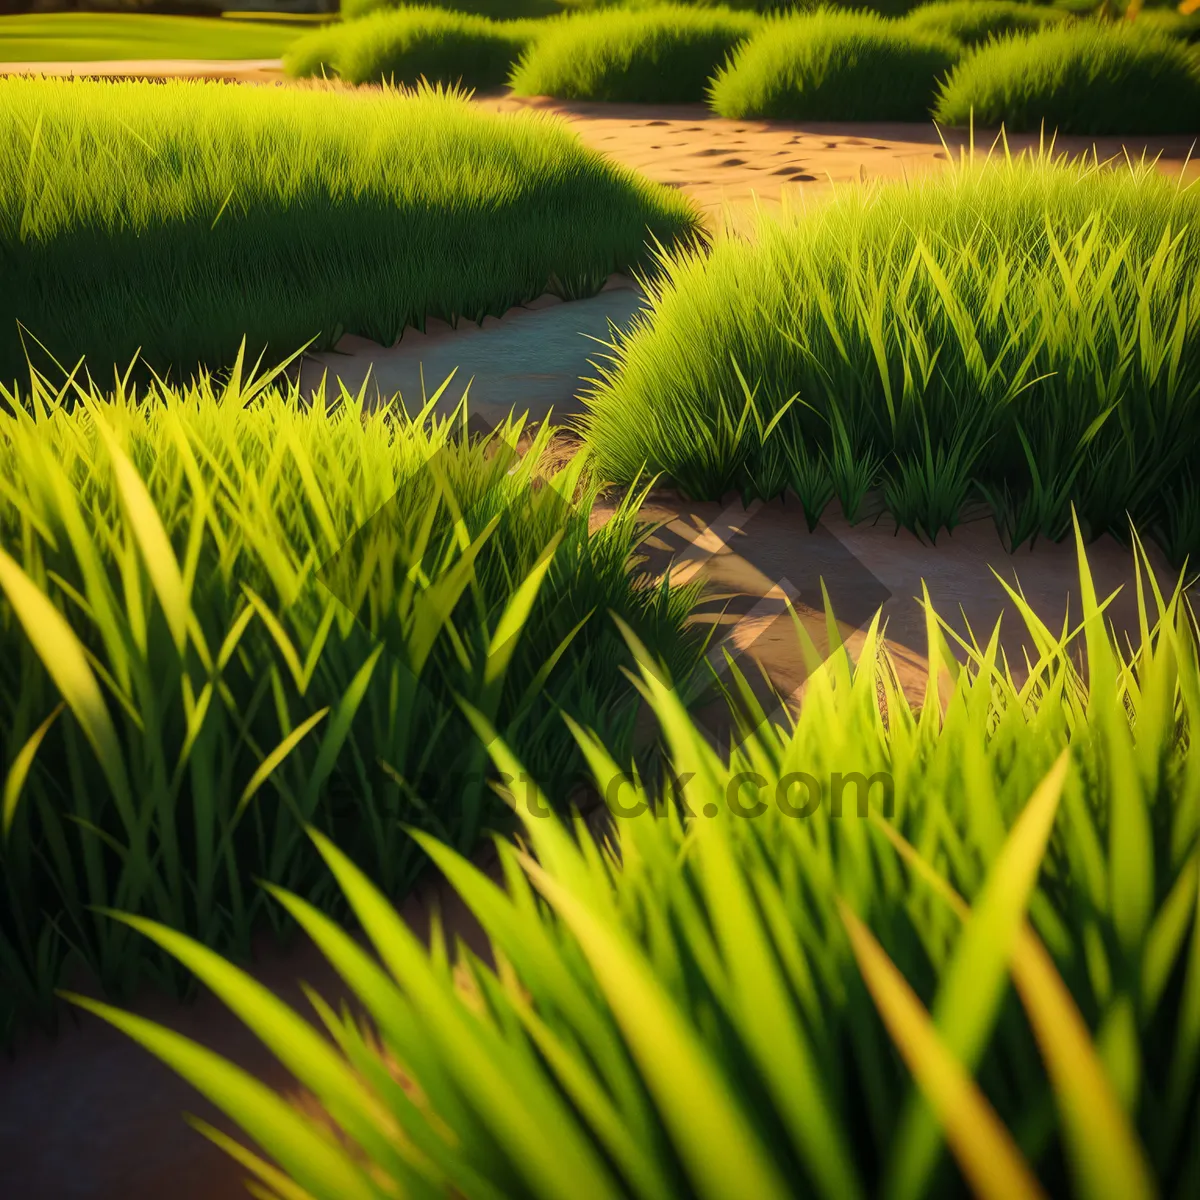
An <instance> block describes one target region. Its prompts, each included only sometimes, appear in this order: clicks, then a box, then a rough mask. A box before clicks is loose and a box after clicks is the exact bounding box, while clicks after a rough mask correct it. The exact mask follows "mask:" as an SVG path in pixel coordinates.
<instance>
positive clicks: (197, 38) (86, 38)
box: [0, 13, 304, 62]
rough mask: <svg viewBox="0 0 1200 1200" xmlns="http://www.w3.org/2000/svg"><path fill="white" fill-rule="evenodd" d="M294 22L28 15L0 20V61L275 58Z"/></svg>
mask: <svg viewBox="0 0 1200 1200" xmlns="http://www.w3.org/2000/svg"><path fill="white" fill-rule="evenodd" d="M303 34H304V27H303V26H302V25H300V24H298V23H292V24H288V23H286V22H285V21H281V22H280V23H278V24H275V23H269V22H264V21H232V20H222V19H220V18H211V19H209V18H202V17H169V16H158V15H155V14H152V13H32V14H27V15H22V16H15V17H0V62H86V61H88V60H89V59H128V58H217V59H221V58H278V57H279V56H280V55H281V54H282V53H283V52H284V50H286V49H287V47H288V46H290V45H291V44H292V42H294V41H295V40H296V39H297V38H298V37H301V36H303Z"/></svg>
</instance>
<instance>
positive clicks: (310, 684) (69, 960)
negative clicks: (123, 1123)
mask: <svg viewBox="0 0 1200 1200" xmlns="http://www.w3.org/2000/svg"><path fill="white" fill-rule="evenodd" d="M36 383H37V386H36V387H35V388H34V389H33V390H32V391H31V390H29V389H26V390H25V391H24V393H23V394H22V395H20V396H17V395H15V394H12V393H9V392H0V479H2V480H3V481H4V483H3V490H2V493H0V780H3V790H2V791H0V832H2V836H0V871H2V876H3V880H4V883H3V889H2V892H0V995H2V996H3V997H4V1002H3V1004H0V1041H4V1040H7V1037H8V1036H9V1035H11V1033H12V1031H13V1028H14V1026H16V1025H17V1024H19V1023H22V1022H24V1021H27V1020H29V1019H31V1018H34V1017H37V1018H41V1019H43V1020H45V1019H48V1017H49V1016H50V1014H52V1012H53V988H54V987H56V986H58V985H59V984H60V983H61V981H62V979H63V977H64V975H65V974H71V975H74V974H77V973H78V972H79V971H80V970H83V971H85V972H86V973H87V974H88V975H89V976H91V977H92V978H94V979H95V980H96V981H98V983H99V985H100V986H101V987H103V988H104V989H105V990H106V991H107V992H109V993H110V994H113V995H129V994H131V992H132V991H133V990H134V989H135V988H136V987H137V984H138V982H139V980H142V981H144V980H146V979H149V980H152V981H153V982H155V983H156V984H157V985H159V986H161V987H165V988H168V989H171V988H175V989H179V988H181V987H182V986H183V980H182V979H181V977H180V976H179V975H178V973H174V974H173V973H171V972H170V971H168V970H166V969H165V968H164V965H163V962H162V960H161V958H160V956H157V955H155V954H148V953H147V947H146V946H145V945H144V944H143V943H141V942H139V941H137V940H133V939H130V938H129V937H127V936H125V935H123V934H121V933H120V931H118V930H116V929H114V928H112V927H110V926H108V924H107V923H106V922H105V921H102V920H100V921H98V920H97V917H96V915H95V913H94V912H93V911H92V910H91V909H90V908H89V907H88V906H94V905H118V906H121V907H126V908H132V909H134V910H138V911H141V912H143V913H144V914H146V915H152V916H157V918H158V919H160V920H164V921H167V922H169V923H171V924H172V925H173V926H174V927H175V928H177V929H179V930H180V931H184V932H188V933H190V934H191V935H193V936H195V937H198V938H199V939H200V940H201V941H203V942H204V943H205V944H207V945H209V946H211V947H214V948H216V949H219V950H222V951H224V952H229V953H234V954H237V955H239V956H245V955H246V954H248V952H249V946H250V939H251V936H252V934H253V933H254V932H255V931H256V930H260V929H262V928H264V927H267V928H270V927H272V926H273V927H274V928H275V930H276V932H277V933H281V934H286V933H287V932H288V928H287V926H288V922H286V921H280V920H279V919H278V918H279V914H278V913H276V912H269V911H267V909H266V907H265V904H264V901H265V897H264V896H263V895H262V894H261V893H259V892H258V891H257V889H255V887H254V885H253V880H254V879H256V878H262V879H267V880H270V881H272V882H275V883H279V884H283V885H285V886H288V887H290V888H293V889H296V890H299V891H300V892H302V893H303V894H304V895H305V896H306V897H307V898H308V899H309V900H310V901H311V902H313V903H315V904H317V905H318V906H321V907H324V908H325V909H326V910H327V911H337V908H338V902H339V901H338V896H337V894H336V892H334V891H332V890H331V889H330V887H329V883H328V880H327V879H326V878H325V876H324V874H323V873H322V872H321V871H320V870H319V869H318V867H317V860H316V858H315V857H314V856H313V854H312V847H311V845H310V844H309V843H308V841H307V839H306V837H305V836H304V825H305V824H306V823H308V822H312V823H315V824H316V825H318V826H320V827H321V828H323V829H325V830H326V831H327V832H328V833H329V834H330V836H332V837H335V838H337V839H338V840H339V841H342V842H343V843H344V844H346V845H347V846H348V847H349V848H351V849H352V852H353V853H354V854H355V856H356V858H358V860H359V861H360V862H361V863H362V864H363V865H364V867H365V868H366V869H367V870H368V871H369V873H370V875H371V877H372V878H373V879H374V880H376V882H378V883H379V885H380V886H381V887H382V888H383V889H384V891H385V892H386V893H387V894H388V895H390V896H396V897H402V896H403V895H404V894H405V891H406V890H407V888H408V887H409V886H410V885H411V884H412V882H413V881H414V879H415V878H416V876H417V875H418V873H419V872H420V870H421V869H422V857H421V855H420V853H419V851H418V849H417V848H416V847H415V846H414V845H413V844H412V843H411V841H410V840H409V838H408V837H407V835H406V834H405V833H404V832H403V829H402V824H407V825H415V826H418V827H420V828H423V829H426V830H430V831H432V832H434V833H436V834H437V836H438V837H439V838H440V839H441V840H442V841H443V842H445V843H446V844H448V845H455V846H458V847H459V848H460V849H463V850H464V851H469V850H470V848H471V847H472V846H473V845H474V844H475V842H476V841H477V839H478V838H479V836H480V834H481V832H482V831H484V830H485V829H487V828H489V827H496V828H504V827H505V816H504V814H505V813H506V811H507V810H505V809H504V807H503V806H502V805H500V806H498V805H497V804H496V802H495V797H494V795H493V794H492V793H491V791H490V788H489V787H488V785H487V782H486V779H485V776H488V774H489V769H488V765H487V762H486V754H485V751H484V748H483V745H482V743H480V742H479V740H478V739H477V737H476V736H475V735H474V734H473V732H472V729H471V727H470V725H469V724H468V723H467V721H466V720H465V718H464V716H463V714H462V712H461V711H460V709H459V707H458V701H459V700H460V699H461V700H464V701H468V702H469V703H470V704H471V705H473V706H474V708H476V709H479V710H480V711H482V712H485V713H487V714H489V719H491V720H494V721H496V722H498V727H500V728H503V729H504V730H505V736H507V737H509V738H511V739H512V740H513V741H514V744H516V745H519V746H520V747H521V748H522V753H523V754H525V755H526V756H527V759H528V761H529V764H530V769H531V770H537V771H538V772H539V775H540V774H542V773H545V774H547V775H549V776H551V777H554V778H556V779H560V780H568V779H570V778H571V777H572V774H573V773H574V774H577V773H578V768H577V766H576V762H577V759H578V755H577V751H576V749H575V747H574V744H573V742H572V740H571V739H570V737H569V735H568V734H567V731H566V728H565V726H564V725H563V723H562V720H561V718H560V712H564V711H565V712H568V713H571V714H573V715H574V717H575V719H577V720H580V721H583V722H585V723H587V724H588V725H590V726H594V727H596V728H597V729H601V730H604V731H606V736H607V737H609V738H611V739H613V740H614V745H615V746H619V747H621V748H622V752H623V753H626V754H628V755H630V756H632V754H633V753H634V743H633V741H632V729H633V726H632V721H633V718H634V715H635V708H634V704H635V701H636V694H635V693H634V692H633V691H632V689H630V687H629V686H628V683H627V682H626V680H625V678H624V677H623V675H622V673H621V667H622V662H623V661H625V662H629V663H630V664H631V662H632V660H631V659H629V658H628V656H627V654H626V653H625V650H624V646H623V643H622V642H621V639H620V637H619V636H618V634H617V632H616V630H615V629H614V627H613V626H612V623H611V620H610V617H609V615H608V614H609V612H610V611H612V612H616V613H620V614H623V616H624V618H625V619H627V620H629V621H631V622H632V623H633V624H634V626H635V627H637V628H638V629H639V630H641V631H642V633H643V635H644V636H646V637H647V638H648V639H649V641H650V642H651V644H653V645H654V646H655V647H656V649H657V651H658V652H660V653H662V655H663V656H664V661H665V662H667V663H668V664H669V665H670V669H671V670H673V671H675V672H676V673H679V674H682V675H684V676H686V675H687V673H688V671H689V670H690V669H691V665H692V664H693V663H694V662H695V661H696V660H697V657H698V655H699V653H700V651H701V650H702V648H703V647H702V646H700V645H698V643H697V638H698V636H699V635H698V634H695V633H685V632H684V631H683V623H684V620H685V619H686V617H687V615H688V613H689V611H690V608H691V606H692V604H693V603H694V598H695V590H696V589H695V588H694V587H693V588H690V589H689V588H678V589H664V588H663V587H655V586H649V585H648V584H647V583H646V581H645V580H644V579H642V578H641V577H640V576H639V575H638V574H637V571H636V568H635V562H634V561H633V560H631V553H632V551H633V549H634V548H635V546H636V545H637V543H638V540H639V538H640V536H641V534H640V532H639V530H640V526H638V524H637V520H636V511H635V510H636V499H635V498H631V499H630V500H628V501H627V502H626V503H625V504H624V505H623V506H619V507H618V511H617V513H616V515H615V517H614V518H613V519H612V520H611V521H610V522H609V523H608V524H606V525H605V526H603V527H602V528H601V529H600V530H598V531H597V532H596V533H594V534H591V535H589V524H588V522H589V514H590V510H591V507H592V503H593V500H594V499H595V496H596V490H597V484H596V482H595V480H594V478H593V477H592V476H590V474H589V473H588V468H587V455H586V453H582V454H580V455H577V456H576V457H575V458H574V459H572V460H570V462H569V465H567V466H562V465H561V459H559V460H558V461H557V462H556V461H555V459H554V457H553V456H552V455H549V454H548V450H549V438H550V430H549V428H548V427H547V428H544V429H543V430H542V431H541V432H539V433H538V434H537V435H536V436H535V437H532V438H531V437H530V436H529V435H527V434H524V432H523V428H522V423H521V422H520V421H517V422H509V423H507V424H505V425H503V426H501V427H500V428H499V429H498V430H497V431H496V432H495V433H494V435H493V436H492V437H491V438H490V440H488V441H487V442H484V443H481V442H479V441H477V440H471V441H468V440H467V438H466V437H465V436H464V432H465V427H466V412H465V406H464V407H462V408H461V411H460V412H459V413H455V414H453V415H452V416H448V417H436V416H433V415H429V414H427V413H418V412H414V411H412V410H411V409H410V410H409V412H408V413H406V412H405V410H404V409H402V408H399V407H397V408H390V409H383V410H376V411H374V412H371V413H368V412H366V411H365V410H364V408H363V403H362V396H361V395H360V396H350V395H348V394H346V393H345V392H344V391H342V392H339V393H337V394H333V393H330V394H328V395H326V394H325V393H324V392H323V391H322V392H321V393H320V394H319V395H318V396H317V397H316V399H315V400H314V402H313V404H312V405H303V406H302V405H301V404H300V403H299V397H298V395H297V393H296V392H295V390H294V389H293V388H292V387H290V386H289V385H287V384H286V382H283V381H282V380H281V379H279V378H272V376H271V375H270V374H260V375H258V376H255V375H253V374H252V373H250V372H248V371H245V372H244V371H241V370H239V371H237V372H235V373H234V375H233V377H232V378H231V379H230V380H229V381H228V382H227V383H226V384H225V385H217V384H215V383H214V382H213V381H212V380H211V379H209V378H205V379H202V380H201V381H200V382H198V383H196V384H194V385H192V386H190V387H188V388H186V389H177V388H173V387H169V386H165V385H158V384H155V385H151V386H150V387H149V388H148V389H145V390H141V391H139V390H138V389H136V388H135V387H134V386H133V385H125V384H123V383H122V382H120V381H118V382H117V384H116V385H115V386H114V387H112V388H109V389H103V390H102V389H100V388H99V387H97V386H95V385H92V386H88V387H81V386H79V385H78V384H68V385H66V386H64V387H62V388H59V389H51V388H49V387H48V386H47V385H46V384H45V383H44V382H43V381H36ZM630 761H632V757H631V758H630ZM564 790H565V785H564Z"/></svg>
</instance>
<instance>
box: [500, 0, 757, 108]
mask: <svg viewBox="0 0 1200 1200" xmlns="http://www.w3.org/2000/svg"><path fill="white" fill-rule="evenodd" d="M759 24H760V21H759V18H758V17H756V16H755V15H754V14H753V13H747V12H733V11H732V10H730V9H727V8H705V7H700V6H682V5H678V4H674V5H661V6H655V7H652V8H646V9H637V10H635V11H625V10H621V9H613V10H605V11H601V12H596V13H589V14H586V15H582V16H577V17H572V18H570V19H568V20H566V21H560V22H556V23H554V24H552V25H549V26H547V27H546V28H545V30H544V32H542V33H541V35H540V36H539V37H538V38H537V39H536V40H535V41H534V42H533V43H532V45H531V46H530V47H529V49H528V50H527V51H526V53H525V55H524V57H523V58H522V59H521V61H520V63H519V64H518V66H517V68H516V70H515V71H514V72H513V75H512V80H511V85H512V89H513V91H514V92H516V93H517V94H518V95H524V96H558V97H561V98H563V99H569V100H607V101H626V102H631V103H642V104H668V103H687V102H692V101H698V100H703V99H704V95H705V89H706V88H707V86H708V84H709V82H710V80H711V79H712V77H713V75H714V74H715V73H716V71H717V70H718V68H719V67H720V66H721V64H722V63H723V62H724V61H725V60H726V58H727V57H728V55H729V53H730V51H731V50H733V49H734V48H735V47H736V46H738V45H740V44H741V43H742V42H743V41H744V40H745V39H746V38H747V37H749V36H750V35H751V34H752V32H753V31H754V30H755V29H756V28H758V26H759Z"/></svg>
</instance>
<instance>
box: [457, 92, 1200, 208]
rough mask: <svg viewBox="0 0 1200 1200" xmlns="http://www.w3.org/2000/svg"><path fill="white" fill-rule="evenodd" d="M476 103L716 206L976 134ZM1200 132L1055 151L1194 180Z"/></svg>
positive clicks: (851, 178) (1199, 172)
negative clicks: (572, 137)
mask: <svg viewBox="0 0 1200 1200" xmlns="http://www.w3.org/2000/svg"><path fill="white" fill-rule="evenodd" d="M477 102H478V103H479V104H480V105H481V106H483V107H486V108H488V109H490V110H492V111H496V112H518V111H522V110H530V109H533V110H536V111H539V112H548V113H554V114H556V115H558V116H561V117H562V118H564V119H565V120H566V121H567V122H568V123H569V124H570V125H571V127H572V128H573V129H574V130H575V132H576V133H578V134H579V137H580V138H581V140H582V141H583V142H584V143H585V144H586V145H588V146H591V147H592V148H593V149H596V150H600V151H602V152H604V153H605V154H608V155H610V156H611V157H612V158H614V159H616V160H617V161H618V162H620V163H622V164H623V165H625V166H627V167H632V168H633V169H634V170H636V171H640V172H641V173H642V174H644V175H648V176H649V177H650V178H651V179H654V180H657V181H658V182H659V183H664V184H667V185H668V186H670V187H676V188H679V189H680V190H682V191H683V192H685V193H686V194H687V195H689V196H691V197H692V199H693V200H695V201H696V202H697V203H698V204H699V205H700V206H701V208H703V209H704V210H705V212H706V213H709V214H716V213H718V212H720V210H721V208H722V206H723V205H725V204H731V205H744V204H748V203H752V202H753V201H754V199H755V197H757V198H758V199H759V201H760V202H762V203H763V204H765V205H767V206H771V205H778V204H779V203H780V202H781V196H782V195H783V194H784V193H791V194H792V196H793V197H796V196H799V195H801V194H803V195H804V196H805V197H809V196H817V195H822V194H827V193H828V192H829V190H830V188H831V187H833V186H834V185H836V184H844V183H856V182H859V181H862V180H866V179H903V178H905V177H906V176H913V175H918V174H921V173H924V172H929V171H937V170H941V169H943V168H944V167H945V166H946V165H947V163H948V162H949V161H950V156H949V155H948V154H947V152H946V147H947V146H948V147H949V148H950V152H951V154H953V155H954V156H955V157H957V155H958V153H959V149H960V147H965V146H967V145H968V142H969V137H970V135H969V133H968V132H967V131H964V130H943V131H942V134H941V136H939V133H938V130H937V129H936V128H935V126H934V125H933V123H932V122H930V123H928V124H900V123H892V124H888V123H882V122H881V123H855V122H818V121H807V122H784V121H729V120H725V119H724V118H721V117H716V116H714V115H713V114H712V113H710V112H709V111H708V110H707V109H706V108H705V107H704V106H703V105H701V104H695V105H675V106H669V105H658V106H646V105H637V104H584V103H565V102H562V101H558V100H553V99H550V98H547V97H537V98H531V99H523V98H519V97H516V96H511V95H503V96H487V97H481V98H480V99H479V100H478V101H477ZM943 137H944V139H945V143H946V145H945V146H944V145H943V143H942V138H943ZM996 137H997V131H995V130H991V131H986V132H985V131H977V132H976V136H975V142H976V147H977V149H982V150H986V149H987V148H988V147H990V146H991V145H992V144H993V142H994V141H995V139H996ZM1197 137H1200V133H1198V134H1197ZM1197 137H1193V136H1191V135H1181V136H1174V137H1157V138H1155V137H1143V138H1136V137H1127V138H1119V137H1108V138H1089V137H1061V138H1058V139H1057V140H1056V142H1055V149H1056V150H1058V151H1062V152H1066V153H1067V154H1069V155H1071V156H1077V155H1080V154H1089V155H1090V154H1091V153H1092V150H1093V147H1094V148H1095V152H1096V154H1097V155H1098V156H1099V158H1100V161H1101V162H1103V161H1105V160H1107V159H1112V158H1118V157H1121V156H1123V155H1124V154H1125V153H1126V152H1128V154H1129V156H1130V157H1131V158H1133V159H1135V160H1136V159H1138V158H1140V157H1141V156H1142V155H1143V154H1145V155H1146V156H1147V157H1149V158H1152V159H1153V158H1158V165H1159V167H1160V169H1162V170H1163V171H1164V172H1166V173H1169V174H1171V175H1180V176H1182V177H1184V178H1187V179H1188V180H1194V179H1200V156H1197V155H1196V154H1193V155H1192V158H1191V160H1190V161H1189V153H1190V152H1191V151H1192V148H1193V146H1194V145H1195V143H1196V141H1197ZM1038 140H1039V139H1038V135H1037V134H1019V135H1012V136H1010V137H1009V139H1008V143H1009V146H1010V147H1011V148H1012V149H1013V150H1014V151H1016V150H1021V149H1026V148H1036V147H1037V145H1038ZM1197 149H1198V150H1200V147H1197Z"/></svg>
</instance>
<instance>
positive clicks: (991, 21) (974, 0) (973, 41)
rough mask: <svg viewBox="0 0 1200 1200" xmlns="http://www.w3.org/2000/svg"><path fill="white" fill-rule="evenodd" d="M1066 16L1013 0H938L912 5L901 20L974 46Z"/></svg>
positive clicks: (1061, 12) (1059, 19)
mask: <svg viewBox="0 0 1200 1200" xmlns="http://www.w3.org/2000/svg"><path fill="white" fill-rule="evenodd" d="M1068 19H1069V16H1068V14H1067V13H1065V12H1063V11H1062V10H1061V9H1056V8H1049V7H1047V6H1045V5H1039V4H1017V3H1014V2H1013V0H939V2H938V3H934V4H923V5H921V7H920V8H915V9H913V10H912V12H910V13H909V14H908V16H907V17H906V18H905V24H906V25H908V27H909V28H910V29H922V30H928V31H930V32H933V33H948V34H950V36H951V37H954V38H957V39H958V40H959V41H960V42H962V43H963V44H964V45H966V46H974V45H977V44H979V43H980V42H986V41H987V40H988V38H991V37H1000V36H1003V35H1004V34H1008V33H1025V32H1029V31H1036V30H1039V29H1042V28H1044V27H1045V26H1047V25H1058V24H1061V23H1062V22H1063V21H1065V20H1068Z"/></svg>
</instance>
